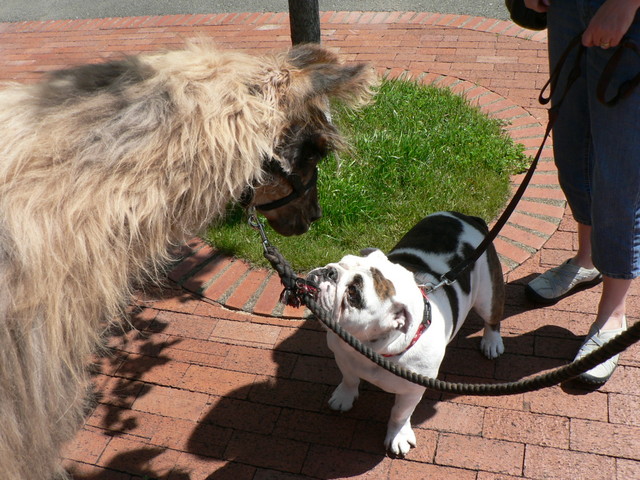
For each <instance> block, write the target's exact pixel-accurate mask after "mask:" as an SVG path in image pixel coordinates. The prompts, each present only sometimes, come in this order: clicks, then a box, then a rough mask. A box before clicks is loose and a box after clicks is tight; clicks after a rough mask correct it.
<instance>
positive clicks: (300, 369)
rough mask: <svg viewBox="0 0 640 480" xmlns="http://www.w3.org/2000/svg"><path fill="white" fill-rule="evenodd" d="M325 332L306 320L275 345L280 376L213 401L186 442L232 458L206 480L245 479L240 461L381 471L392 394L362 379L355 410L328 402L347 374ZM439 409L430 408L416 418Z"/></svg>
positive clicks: (294, 468)
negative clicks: (338, 409) (337, 408)
mask: <svg viewBox="0 0 640 480" xmlns="http://www.w3.org/2000/svg"><path fill="white" fill-rule="evenodd" d="M325 337H326V334H325V332H324V330H322V329H321V328H320V327H319V326H318V323H317V322H316V321H315V320H313V319H310V320H307V321H306V322H305V323H304V324H303V325H302V327H301V328H299V329H298V330H297V331H296V332H295V333H294V334H293V335H291V336H290V337H288V338H287V339H285V340H283V341H282V342H281V343H279V344H278V345H277V346H276V347H275V349H274V350H273V359H274V361H275V363H276V364H277V369H276V372H275V375H274V376H273V377H270V378H269V380H267V381H262V382H257V383H254V384H252V385H246V386H243V387H241V388H239V389H236V390H234V391H232V392H229V393H227V394H226V395H225V396H224V397H220V398H219V400H218V401H217V402H216V403H215V404H214V405H213V406H212V408H211V409H210V410H209V412H208V413H207V414H206V415H205V416H204V418H203V419H202V420H201V422H200V423H199V424H198V426H197V427H196V429H195V430H194V431H193V432H192V434H191V436H190V438H189V441H188V444H187V445H188V450H189V452H190V453H191V454H193V455H196V456H198V457H201V458H203V459H206V458H211V457H213V458H216V459H220V460H224V461H225V462H228V463H226V464H225V466H223V467H222V468H219V469H218V470H216V471H214V472H212V473H211V474H210V475H209V476H208V477H206V478H207V480H224V479H229V478H234V479H238V480H242V478H243V477H242V476H238V464H251V465H255V466H257V467H258V468H260V469H264V470H266V471H271V472H272V473H273V472H287V473H289V474H291V475H294V476H295V475H296V474H298V475H304V476H308V477H312V478H323V479H331V478H346V477H352V476H356V475H360V474H363V473H366V472H370V471H372V470H375V468H376V466H378V465H379V464H380V463H381V462H382V461H383V460H384V459H385V458H386V452H385V449H384V446H383V440H384V435H385V431H386V423H387V420H388V416H389V412H390V410H391V407H392V405H393V402H394V397H393V395H391V394H388V393H386V392H384V391H382V390H379V389H377V388H376V387H374V386H372V385H369V384H367V383H366V382H363V384H362V385H361V395H360V398H359V399H358V400H357V401H356V403H355V404H354V407H353V408H352V410H350V411H349V412H346V413H338V412H334V411H332V410H330V409H329V407H328V406H327V402H328V399H329V397H330V395H331V393H332V392H333V389H334V388H335V387H336V386H337V385H338V383H339V382H340V379H341V375H340V372H339V370H338V368H337V366H336V365H335V361H334V360H333V356H332V353H331V352H330V350H329V349H328V347H327V346H326V340H325ZM433 414H434V410H432V409H431V407H430V406H428V405H425V406H423V407H422V408H419V409H417V410H416V413H415V414H414V421H416V422H424V421H426V420H427V419H428V418H429V417H430V416H432V415H433ZM330 458H331V459H334V460H332V461H327V459H330ZM338 458H339V461H337V460H336V459H338ZM409 458H410V457H409ZM285 476H286V475H285ZM247 478H253V474H251V476H249V477H247ZM292 478H293V477H292ZM305 478H306V477H305Z"/></svg>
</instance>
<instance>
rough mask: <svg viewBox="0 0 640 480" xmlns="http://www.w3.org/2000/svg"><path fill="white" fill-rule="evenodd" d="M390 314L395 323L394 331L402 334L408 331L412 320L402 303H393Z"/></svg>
mask: <svg viewBox="0 0 640 480" xmlns="http://www.w3.org/2000/svg"><path fill="white" fill-rule="evenodd" d="M391 314H392V316H393V322H394V323H395V328H396V330H400V331H401V332H402V333H407V332H408V331H409V326H411V321H412V320H413V318H412V316H411V313H410V312H409V309H408V308H407V306H406V305H405V304H404V303H400V302H393V305H392V306H391Z"/></svg>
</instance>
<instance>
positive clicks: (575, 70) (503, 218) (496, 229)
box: [441, 35, 584, 284]
mask: <svg viewBox="0 0 640 480" xmlns="http://www.w3.org/2000/svg"><path fill="white" fill-rule="evenodd" d="M580 40H581V35H580V36H578V37H576V38H574V39H573V40H572V41H571V43H570V44H569V46H568V47H567V49H566V50H565V51H564V53H563V55H562V57H561V58H560V60H559V62H558V65H557V66H556V68H555V69H554V71H553V73H552V74H551V76H550V78H549V80H548V81H547V83H546V84H545V85H544V87H542V91H541V92H540V96H539V97H538V100H539V102H540V103H541V104H543V105H546V104H547V103H549V100H551V95H552V93H553V91H554V90H555V89H556V87H557V84H558V79H559V78H560V74H561V73H562V71H563V70H564V66H565V64H566V61H567V58H568V56H569V54H570V53H571V52H572V51H573V50H574V49H575V48H576V47H578V53H577V55H576V59H575V62H574V64H573V66H572V68H571V71H570V72H569V76H568V80H567V84H566V85H565V88H564V90H563V93H562V97H561V98H560V100H559V101H558V102H556V103H555V104H554V105H553V106H552V107H551V108H549V110H548V113H549V120H548V122H547V128H546V130H545V132H544V136H543V137H542V142H541V143H540V147H539V148H538V151H537V152H536V155H535V157H534V158H533V161H532V162H531V165H530V166H529V170H527V173H526V175H525V176H524V178H523V179H522V183H520V186H519V187H518V189H517V190H516V192H515V193H514V195H513V198H512V199H511V201H510V202H509V204H508V205H507V206H506V207H505V209H504V211H503V212H502V214H501V215H500V217H499V218H498V220H497V221H496V223H495V224H494V226H493V228H491V230H490V231H489V233H488V234H487V236H486V237H485V238H484V239H483V240H482V242H480V244H479V245H478V246H477V247H476V249H475V250H474V251H473V252H472V253H471V254H470V255H469V256H468V257H467V258H466V259H465V260H463V261H462V262H460V263H459V264H458V265H456V266H455V267H454V268H452V269H451V270H450V271H448V272H447V273H445V274H444V275H442V277H441V282H442V283H443V284H451V283H453V282H455V281H456V279H457V278H458V277H459V276H460V275H462V273H464V272H465V271H466V270H467V269H468V268H469V267H471V266H472V265H473V264H474V263H476V261H477V260H478V259H479V258H480V257H481V256H482V254H483V253H484V252H485V251H486V250H487V248H488V247H489V245H490V244H491V243H492V242H493V241H494V240H495V239H496V237H497V236H498V234H499V233H500V230H502V227H504V226H505V224H506V223H507V221H508V220H509V217H511V214H512V213H513V212H514V210H515V209H516V206H517V205H518V203H519V202H520V200H521V199H522V197H523V196H524V192H525V190H526V189H527V187H528V186H529V183H530V182H531V179H532V178H533V174H534V173H535V171H536V168H537V167H538V160H540V156H541V155H542V150H543V149H544V146H545V144H546V142H547V138H549V134H550V133H551V129H552V128H553V125H554V124H555V122H556V119H557V118H558V112H559V110H560V106H561V105H562V102H563V101H564V99H565V97H566V96H567V93H568V92H569V89H570V88H571V86H572V85H573V83H574V82H575V81H576V80H577V79H578V77H579V76H580V60H581V57H582V54H583V52H584V47H583V46H582V45H581V44H580ZM547 89H549V96H548V97H545V96H544V92H545V91H546V90H547Z"/></svg>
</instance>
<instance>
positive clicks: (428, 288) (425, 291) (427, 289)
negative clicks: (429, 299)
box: [418, 273, 456, 298]
mask: <svg viewBox="0 0 640 480" xmlns="http://www.w3.org/2000/svg"><path fill="white" fill-rule="evenodd" d="M455 281H456V279H455V278H454V279H453V280H451V279H449V278H448V277H447V274H446V273H445V274H444V275H442V276H441V277H440V281H439V282H438V283H432V282H428V283H421V284H419V285H418V287H420V290H421V291H422V295H423V296H425V298H426V296H427V295H430V294H431V292H434V291H435V290H438V289H439V288H442V287H446V286H449V285H451V284H452V283H454V282H455Z"/></svg>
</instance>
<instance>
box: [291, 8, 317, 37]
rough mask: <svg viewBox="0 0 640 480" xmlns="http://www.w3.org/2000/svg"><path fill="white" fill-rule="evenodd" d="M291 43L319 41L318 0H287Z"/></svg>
mask: <svg viewBox="0 0 640 480" xmlns="http://www.w3.org/2000/svg"><path fill="white" fill-rule="evenodd" d="M289 24H290V26H291V43H292V44H293V45H297V44H299V43H320V8H319V6H318V0H289Z"/></svg>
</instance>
